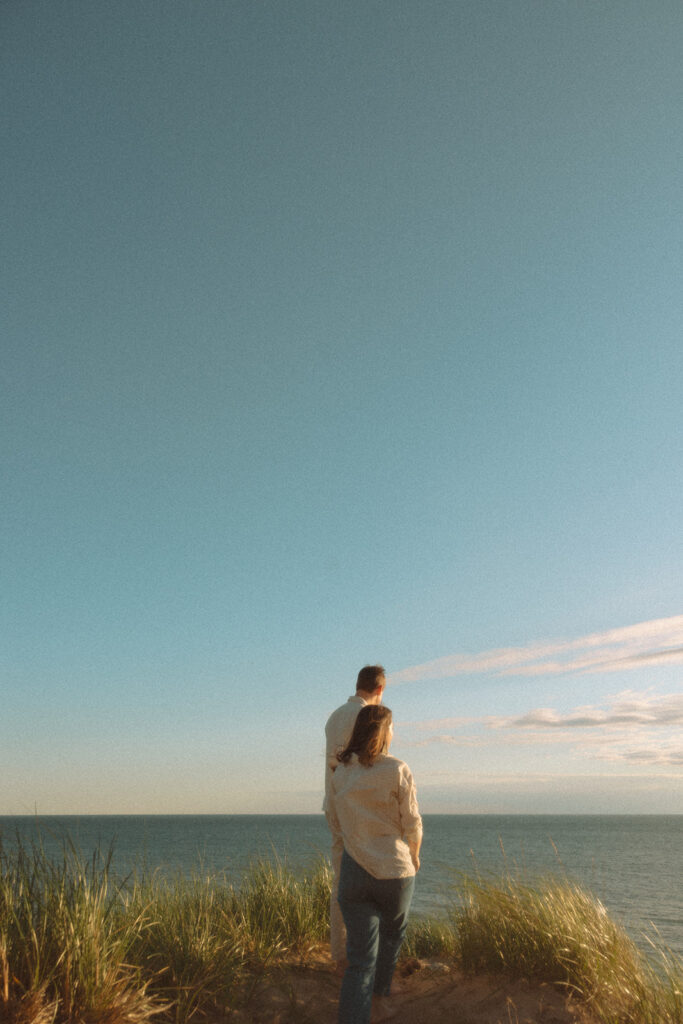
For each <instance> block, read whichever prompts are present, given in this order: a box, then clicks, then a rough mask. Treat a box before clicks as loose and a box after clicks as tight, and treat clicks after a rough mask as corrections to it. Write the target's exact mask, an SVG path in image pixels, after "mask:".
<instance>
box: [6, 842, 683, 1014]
mask: <svg viewBox="0 0 683 1024" xmlns="http://www.w3.org/2000/svg"><path fill="white" fill-rule="evenodd" d="M329 894H330V872H329V867H328V865H327V863H326V862H325V861H323V860H320V861H319V862H318V863H317V864H314V865H313V866H312V867H311V868H310V869H309V870H308V871H307V872H304V873H299V874H295V873H293V872H292V871H291V870H290V869H289V868H288V866H287V865H286V864H284V863H281V862H278V861H273V862H271V861H259V862H256V863H255V864H254V865H253V866H252V868H251V870H250V871H249V872H248V873H247V875H246V876H245V878H244V879H243V880H242V882H241V884H240V886H239V887H234V886H233V885H231V884H230V883H229V882H228V881H227V880H226V879H224V878H221V877H209V876H205V875H202V874H200V873H198V874H196V875H195V876H194V877H193V878H190V879H187V878H185V877H183V876H178V877H176V878H174V879H167V878H161V877H160V876H158V875H149V874H144V873H142V874H141V875H140V876H132V877H131V878H129V879H127V880H125V881H119V880H116V879H115V878H114V877H113V876H112V872H111V857H110V856H103V855H101V854H100V853H96V854H95V855H94V856H93V857H92V858H91V859H90V860H89V861H87V862H84V861H83V859H82V858H81V857H80V856H79V854H78V853H77V852H76V851H75V850H74V849H73V848H72V847H69V846H68V845H67V846H65V847H64V851H63V856H62V857H61V859H60V860H59V861H57V862H55V861H53V860H51V859H50V858H48V857H47V856H46V854H45V853H44V851H43V850H42V849H41V848H40V846H34V847H31V848H30V849H26V848H23V847H22V846H21V844H19V845H18V846H17V847H13V849H12V852H11V853H10V852H8V851H3V850H2V848H1V847H0V1020H4V1021H7V1022H9V1024H76V1022H83V1021H86V1022H88V1024H142V1022H144V1021H147V1020H152V1019H154V1018H156V1019H158V1020H160V1021H175V1022H176V1024H186V1022H188V1021H190V1020H191V1019H194V1020H201V1019H202V1018H207V1017H212V1016H213V1017H215V1016H216V1015H217V1014H222V1013H224V1012H225V1011H226V1010H228V1009H229V1008H231V1007H232V1008H234V1007H236V1006H239V1005H241V1004H243V1003H244V1001H245V999H247V998H248V995H249V992H250V990H252V989H253V986H254V985H255V984H258V983H259V980H263V979H264V978H266V979H267V977H268V971H269V969H270V968H271V967H276V966H277V965H279V964H281V963H282V962H283V961H284V960H287V959H289V960H291V958H292V957H294V958H296V959H298V960H305V959H306V958H307V957H308V956H309V955H310V954H312V953H313V952H314V951H315V950H316V949H319V948H320V946H321V945H323V944H324V943H325V942H326V939H327V927H328V907H329ZM404 955H406V956H415V957H427V958H435V959H436V958H438V959H445V960H449V961H452V962H454V963H455V964H457V965H458V966H459V967H460V968H462V969H463V970H466V971H473V972H477V971H484V972H488V973H505V974H508V975H509V976H511V977H526V978H528V979H529V980H530V981H534V980H538V981H541V980H542V981H546V982H549V983H552V984H555V985H560V986H563V987H564V988H565V989H566V990H567V991H569V992H571V993H572V994H573V995H574V997H575V998H576V999H577V1000H578V1001H580V1002H581V1003H583V1004H584V1005H585V1006H586V1007H587V1008H589V1010H590V1013H591V1016H592V1017H593V1019H594V1020H595V1021H596V1022H598V1024H683V994H682V990H683V967H682V965H681V962H680V961H679V960H677V959H676V958H675V957H673V956H672V955H670V954H668V953H667V952H666V950H663V949H661V948H660V947H659V946H657V945H655V944H653V946H652V955H651V956H650V957H645V956H644V955H643V954H642V953H641V952H640V951H639V950H638V949H637V947H636V946H635V945H634V943H633V942H632V940H631V939H630V938H629V937H628V936H627V935H626V933H625V932H624V931H623V929H621V928H620V927H619V926H618V925H617V924H616V923H615V922H614V921H613V920H612V919H611V918H610V917H609V915H608V914H607V912H606V911H605V909H604V907H602V905H601V904H600V903H599V901H598V900H596V899H595V898H594V897H592V896H590V895H588V894H587V893H585V892H584V891H583V890H581V889H580V888H578V887H577V886H574V885H572V884H571V883H569V882H567V881H566V880H562V879H560V880H558V879H550V880H548V881H547V882H542V883H538V884H535V885H527V884H525V883H523V882H522V881H520V880H519V879H518V878H515V877H512V876H507V877H506V878H505V879H503V880H502V881H501V880H482V879H481V878H472V877H463V878H462V880H461V881H460V882H459V883H458V885H457V886H456V888H455V891H454V893H453V900H452V903H451V905H450V908H449V909H448V911H447V912H446V914H445V915H444V916H442V917H440V918H438V919H436V918H431V919H420V918H414V919H413V921H412V922H411V926H410V930H409V934H408V938H407V940H406V944H405V947H404Z"/></svg>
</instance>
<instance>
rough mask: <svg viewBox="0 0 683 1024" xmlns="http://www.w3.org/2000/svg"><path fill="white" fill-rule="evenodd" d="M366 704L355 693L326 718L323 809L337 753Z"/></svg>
mask: <svg viewBox="0 0 683 1024" xmlns="http://www.w3.org/2000/svg"><path fill="white" fill-rule="evenodd" d="M366 704H367V701H366V700H364V699H363V697H359V695H358V694H357V693H355V694H354V695H353V697H349V699H348V700H347V702H346V704H342V706H341V707H340V708H337V710H336V711H333V712H332V714H331V715H330V717H329V718H328V719H327V724H326V726H325V802H324V804H323V810H325V808H326V807H327V803H328V800H329V795H330V785H331V782H332V775H333V774H334V770H335V768H336V767H337V765H338V764H339V761H338V760H337V754H341V752H342V750H345V749H346V747H347V745H348V742H349V740H350V739H351V733H352V732H353V727H354V725H355V724H356V719H357V718H358V712H359V711H360V709H361V708H364V707H365V705H366Z"/></svg>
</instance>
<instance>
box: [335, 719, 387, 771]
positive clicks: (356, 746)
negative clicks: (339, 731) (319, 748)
mask: <svg viewBox="0 0 683 1024" xmlns="http://www.w3.org/2000/svg"><path fill="white" fill-rule="evenodd" d="M390 726H391V711H390V710H389V708H387V707H384V705H382V704H366V705H365V706H364V707H362V708H361V709H360V711H359V712H358V717H357V718H356V724H355V725H354V727H353V732H352V733H351V739H350V740H349V742H348V744H347V746H346V749H345V750H342V752H341V754H338V755H337V758H338V760H339V761H341V763H342V764H348V762H349V761H350V760H351V756H352V754H357V755H358V760H359V761H360V763H361V764H364V765H365V766H366V768H370V767H372V765H373V764H374V763H375V761H376V760H377V758H378V757H379V756H380V754H384V753H385V751H386V750H387V747H388V746H389V728H390Z"/></svg>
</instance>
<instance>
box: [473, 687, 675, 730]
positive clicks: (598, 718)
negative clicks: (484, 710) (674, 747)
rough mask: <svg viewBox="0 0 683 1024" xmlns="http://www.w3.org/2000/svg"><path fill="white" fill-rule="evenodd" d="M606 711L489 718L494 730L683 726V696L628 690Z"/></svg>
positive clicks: (542, 712) (587, 709)
mask: <svg viewBox="0 0 683 1024" xmlns="http://www.w3.org/2000/svg"><path fill="white" fill-rule="evenodd" d="M612 700H613V703H612V705H611V706H610V707H609V708H608V709H607V710H605V709H604V708H599V707H590V706H588V707H583V708H576V709H575V710H574V711H571V712H569V714H566V715H561V714H559V713H558V712H557V711H554V710H553V709H552V708H536V709H535V710H533V711H528V712H527V713H526V714H524V715H520V716H517V717H515V716H510V717H500V716H499V717H495V718H493V717H492V718H489V719H488V720H487V721H488V724H489V725H490V726H491V727H492V728H494V729H509V728H517V729H527V728H541V729H557V728H561V729H593V728H602V729H604V728H606V727H611V726H619V727H621V728H628V727H631V726H647V727H649V728H656V727H658V726H664V727H669V728H670V727H672V726H675V725H683V693H672V694H665V695H663V696H655V695H652V694H642V693H633V692H632V691H627V692H625V693H623V694H618V695H617V696H616V697H615V698H612Z"/></svg>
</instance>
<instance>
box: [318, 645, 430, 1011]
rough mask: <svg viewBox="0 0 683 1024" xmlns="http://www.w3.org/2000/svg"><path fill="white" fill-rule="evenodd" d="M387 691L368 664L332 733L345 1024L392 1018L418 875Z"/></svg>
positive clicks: (410, 807) (412, 804) (328, 777)
mask: <svg viewBox="0 0 683 1024" xmlns="http://www.w3.org/2000/svg"><path fill="white" fill-rule="evenodd" d="M384 686H385V674H384V669H383V668H382V666H381V665H366V667H365V668H362V669H361V670H360V672H359V673H358V682H357V683H356V694H355V696H353V697H349V699H348V701H347V702H346V704H342V706H341V707H340V708H337V710H336V711H334V712H333V713H332V714H331V715H330V717H329V719H328V721H327V725H326V726H325V738H326V758H325V805H324V810H325V816H326V817H327V821H328V824H329V826H330V829H331V831H332V868H333V872H334V879H333V886H332V901H331V907H330V945H331V950H332V959H333V960H336V962H337V970H338V972H339V973H340V974H341V973H342V972H343V981H342V987H341V992H340V995H339V1017H338V1024H367V1022H368V1021H369V1020H370V1014H371V1011H374V1012H375V1015H376V1018H377V1019H383V1018H384V1017H389V1016H391V1015H392V1010H391V1005H390V1003H389V1000H388V997H389V991H390V988H391V979H392V977H393V974H394V968H395V967H396V961H397V959H398V953H399V949H400V947H401V943H402V941H403V937H404V935H405V931H406V925H407V923H408V910H409V908H410V901H411V899H412V896H413V889H414V887H415V874H416V873H417V871H419V869H420V844H421V842H422V819H421V818H420V813H419V811H418V807H417V798H416V794H415V784H414V782H413V777H412V775H411V773H410V769H409V768H408V765H406V764H404V763H403V761H399V760H398V759H397V758H395V757H390V756H389V746H390V744H391V739H392V736H393V731H394V728H393V724H392V720H391V711H390V710H389V708H386V707H382V706H381V701H382V695H383V693H384ZM344 926H346V929H345V928H344ZM345 930H346V935H345V934H344V932H345Z"/></svg>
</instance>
